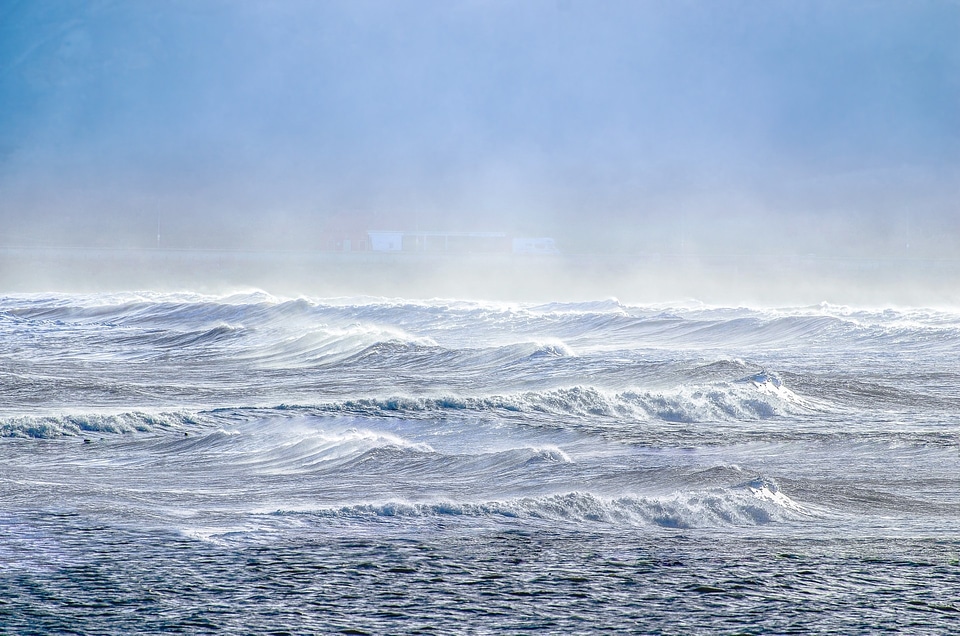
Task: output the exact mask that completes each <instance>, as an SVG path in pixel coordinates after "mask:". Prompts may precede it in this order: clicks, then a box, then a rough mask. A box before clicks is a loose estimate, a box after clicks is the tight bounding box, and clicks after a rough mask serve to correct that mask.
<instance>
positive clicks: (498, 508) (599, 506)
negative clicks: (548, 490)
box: [272, 477, 817, 529]
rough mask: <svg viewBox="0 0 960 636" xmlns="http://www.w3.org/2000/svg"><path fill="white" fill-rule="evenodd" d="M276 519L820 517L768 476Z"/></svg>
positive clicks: (751, 522) (742, 520)
mask: <svg viewBox="0 0 960 636" xmlns="http://www.w3.org/2000/svg"><path fill="white" fill-rule="evenodd" d="M272 514H274V515H279V516H287V515H304V516H312V517H318V518H327V519H339V520H346V521H362V520H375V519H383V518H395V517H400V518H431V517H486V518H495V519H497V518H500V519H503V518H507V519H523V520H538V521H546V522H550V523H576V524H586V523H596V524H611V525H618V526H623V525H627V526H641V527H642V526H648V527H649V526H659V527H663V528H680V529H683V528H703V527H718V526H757V525H765V524H770V523H784V522H800V521H805V520H810V519H812V518H814V517H816V516H817V513H816V512H815V511H814V510H813V509H812V508H808V507H806V506H804V505H802V504H800V503H798V502H796V501H794V500H793V499H791V498H790V497H788V496H787V495H786V494H784V493H783V492H782V491H781V490H780V489H779V487H778V486H777V485H776V483H775V482H774V481H773V480H771V479H767V478H762V477H758V478H756V479H753V480H751V481H749V482H746V483H745V484H741V485H738V486H734V487H732V488H714V489H709V490H697V491H689V492H679V493H674V494H672V495H668V496H662V497H643V496H621V497H604V496H600V495H597V494H593V493H590V492H580V491H573V492H565V493H558V494H553V495H545V496H539V497H521V498H516V499H506V500H495V501H483V502H467V501H449V500H445V501H433V502H404V501H387V502H383V503H365V504H354V505H347V506H340V507H325V508H319V509H312V510H279V511H276V512H274V513H272Z"/></svg>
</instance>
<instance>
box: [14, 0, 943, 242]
mask: <svg viewBox="0 0 960 636" xmlns="http://www.w3.org/2000/svg"><path fill="white" fill-rule="evenodd" d="M957 12H958V8H957V6H956V4H955V3H952V2H928V3H898V2H849V3H842V4H839V5H838V4H837V3H831V2H811V3H803V4H802V5H794V4H790V3H751V2H719V3H706V2H694V3H660V2H609V3H604V4H603V6H600V7H597V6H594V5H593V4H592V3H586V2H576V1H566V0H562V1H555V0H550V1H537V2H526V3H521V4H517V3H509V2H481V3H476V2H452V3H435V2H406V3H389V2H324V3H314V2H298V1H295V0H290V1H287V2H283V3H261V2H240V3H228V2H214V1H210V2H200V3H193V2H167V3H160V4H157V3H150V2H111V1H104V2H94V3H71V2H50V3H43V4H40V5H38V4H35V3H26V2H22V3H18V2H10V3H6V4H5V5H4V6H3V8H2V15H0V33H2V38H0V99H2V100H3V103H4V116H3V118H2V121H0V189H2V193H3V196H2V198H0V223H2V226H0V230H2V233H0V243H2V244H3V245H4V246H94V247H111V248H113V247H122V248H140V249H146V248H155V247H157V234H158V224H159V226H160V228H159V233H160V234H161V235H162V238H161V241H160V243H161V247H166V248H173V249H184V248H186V249H248V250H263V249H270V250H278V249H280V250H287V249H298V250H299V249H306V250H311V249H317V248H318V246H320V245H321V243H322V241H323V239H324V237H325V236H326V235H327V234H328V233H330V232H331V231H333V232H336V231H337V230H338V229H343V228H345V227H347V228H351V229H352V228H354V227H355V228H356V229H358V230H362V231H366V230H370V229H397V230H415V229H419V230H445V231H492V232H505V233H507V234H510V235H514V236H551V237H554V238H555V239H556V240H557V242H558V246H559V248H560V250H561V252H562V253H565V254H583V253H587V254H610V253H617V254H624V255H638V254H639V255H687V256H717V255H721V256H731V255H736V256H742V255H757V254H761V255H789V256H809V255H814V256H818V257H833V256H841V257H868V258H924V259H928V258H936V259H939V258H953V257H954V255H955V254H956V253H957V252H958V248H960V245H958V244H957V233H958V229H960V228H958V221H957V219H958V218H960V214H958V211H957V208H956V201H957V199H958V194H960V186H958V185H957V184H958V183H960V178H958V176H960V175H958V160H960V154H958V153H960V150H958V149H960V122H958V119H957V109H956V108H955V105H956V103H957V102H958V99H960V87H958V85H957V83H956V77H957V74H958V73H957V71H958V67H960V51H958V44H957V41H958V38H957V37H956V35H957V26H956V25H957V20H958V17H957Z"/></svg>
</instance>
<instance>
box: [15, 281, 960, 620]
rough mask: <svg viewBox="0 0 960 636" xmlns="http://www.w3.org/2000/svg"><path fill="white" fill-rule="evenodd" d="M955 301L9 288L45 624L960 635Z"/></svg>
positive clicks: (959, 361) (21, 579)
mask: <svg viewBox="0 0 960 636" xmlns="http://www.w3.org/2000/svg"><path fill="white" fill-rule="evenodd" d="M958 354H960V313H955V312H951V311H937V310H920V309H917V310H896V311H894V310H871V311H867V310H857V309H852V308H848V307H838V306H828V305H821V306H813V307H795V308H782V309H776V310H773V309H764V310H759V309H748V308H731V307H708V306H702V305H698V304H693V303H691V304H689V305H686V306H624V305H622V304H620V303H619V302H617V301H615V300H607V301H600V302H594V303H579V304H571V303H556V304H547V305H522V304H513V305H507V304H493V303H476V302H459V301H424V302H416V301H408V300H399V299H393V300H390V299H378V298H364V299H356V298H348V299H333V300H331V299H323V300H321V299H297V300H284V299H277V298H274V297H271V296H269V295H266V294H262V293H253V294H244V295H238V296H231V297H207V296H200V295H195V294H180V295H173V294H165V295H161V294H113V295H104V294H97V295H49V294H48V295H19V296H10V297H4V298H0V398H2V399H0V434H2V435H3V438H2V439H0V445H2V446H0V447H2V454H3V462H2V464H0V533H2V535H0V536H2V537H3V538H2V540H0V625H2V626H3V628H4V629H7V630H10V631H13V632H21V633H52V632H69V631H72V632H74V633H111V632H121V631H133V632H137V633H149V632H161V631H163V632H167V631H173V632H177V631H180V632H186V633H195V632H204V631H226V632H232V633H235V632H257V633H266V632H275V633H302V632H328V631H329V632H336V631H353V632H354V633H364V632H365V633H402V632H435V633H449V632H468V633H469V632H474V633H486V632H498V631H502V632H508V633H514V632H517V631H524V630H531V629H532V630H543V631H557V632H591V631H599V630H621V631H625V632H660V633H810V632H821V633H825V632H831V633H833V632H836V633H877V632H881V631H888V630H889V631H902V632H905V633H950V632H951V631H957V630H960V602H958V601H957V600H956V599H957V598H960V562H958V560H960V477H958V475H960V451H958V449H960V443H958V442H960V440H958V427H960V422H958V420H960V358H958Z"/></svg>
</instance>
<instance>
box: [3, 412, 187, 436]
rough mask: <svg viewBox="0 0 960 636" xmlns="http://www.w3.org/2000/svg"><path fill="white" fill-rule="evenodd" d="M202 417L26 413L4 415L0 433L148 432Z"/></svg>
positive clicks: (182, 425)
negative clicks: (21, 414) (13, 415)
mask: <svg viewBox="0 0 960 636" xmlns="http://www.w3.org/2000/svg"><path fill="white" fill-rule="evenodd" d="M200 421H201V418H200V417H198V415H196V414H190V413H175V412H170V413H143V412H139V411H132V412H129V413H89V414H62V415H23V416H16V417H6V418H0V437H31V438H37V439H50V438H55V437H71V436H80V435H85V434H87V433H134V432H138V433H147V432H151V431H158V430H178V431H179V430H183V429H188V428H191V427H194V426H196V425H198V424H199V423H200Z"/></svg>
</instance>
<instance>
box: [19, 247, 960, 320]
mask: <svg viewBox="0 0 960 636" xmlns="http://www.w3.org/2000/svg"><path fill="white" fill-rule="evenodd" d="M249 288H257V289H263V290H265V291H269V292H271V293H277V294H281V295H310V296H350V295H358V296H363V295H371V296H388V297H404V298H417V297H450V298H477V299H490V300H512V301H522V300H530V301H545V300H584V299H597V298H606V297H611V296H613V297H617V298H621V299H623V300H624V301H630V302H669V301H675V300H680V299H696V300H700V301H703V302H707V303H724V304H730V303H741V304H766V305H771V304H772V305H786V304H811V303H817V302H822V301H827V302H836V303H838V304H863V305H912V306H931V305H958V306H960V259H921V258H867V257H843V256H832V257H828V256H817V255H807V256H770V255H756V256H744V255H730V256H703V255H700V256H694V255H689V254H685V255H679V254H655V253H644V254H636V255H622V254H609V255H598V254H561V255H522V254H510V253H467V254H457V253H449V252H373V251H364V252H359V251H357V252H332V251H309V250H261V251H255V250H239V249H238V250H228V249H175V248H160V249H156V248H153V249H129V248H110V247H95V248H94V247H32V246H16V247H10V246H8V247H0V293H28V292H34V291H66V292H71V291H73V292H97V291H124V290H126V291H129V290H157V291H172V290H192V291H200V292H205V293H206V292H209V293H221V292H228V291H231V290H236V289H249Z"/></svg>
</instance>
